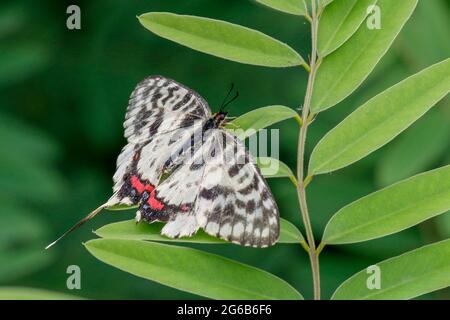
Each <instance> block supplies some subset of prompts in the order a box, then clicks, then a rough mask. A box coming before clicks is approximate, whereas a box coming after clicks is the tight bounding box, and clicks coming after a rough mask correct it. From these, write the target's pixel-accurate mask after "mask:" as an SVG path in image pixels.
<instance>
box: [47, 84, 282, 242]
mask: <svg viewBox="0 0 450 320" xmlns="http://www.w3.org/2000/svg"><path fill="white" fill-rule="evenodd" d="M230 92H231V90H230ZM230 92H229V94H230ZM227 96H228V95H227ZM236 97H237V96H235V98H236ZM222 105H223V104H222ZM226 116H227V112H225V111H223V110H222V108H221V110H220V111H219V112H217V113H215V114H212V112H211V110H210V108H209V106H208V103H207V102H206V101H205V100H204V99H203V98H202V97H201V96H200V95H199V94H198V93H196V92H194V91H193V90H191V89H189V88H187V87H185V86H184V85H182V84H180V83H178V82H176V81H174V80H171V79H168V78H165V77H162V76H151V77H148V78H146V79H144V80H143V81H141V82H140V83H139V84H138V85H137V86H136V88H135V89H134V91H133V92H132V94H131V96H130V99H129V104H128V109H127V112H126V116H125V122H124V128H125V134H124V135H125V138H126V139H127V144H126V145H125V147H124V148H123V149H122V151H121V153H120V155H119V156H118V158H117V168H116V172H115V174H114V177H113V181H114V186H113V195H112V196H111V198H110V199H109V200H108V201H107V202H106V203H105V204H103V205H102V206H100V207H99V208H97V209H96V210H94V211H93V212H92V213H90V214H89V215H88V216H86V217H85V218H84V219H83V220H81V221H80V222H79V223H77V224H76V225H75V226H73V227H72V228H71V229H69V230H68V231H67V232H66V233H65V234H63V235H62V236H61V237H60V238H58V239H57V240H56V241H55V242H53V243H51V244H50V245H49V246H48V247H47V248H49V247H51V246H52V245H53V244H55V243H56V242H57V241H59V240H60V239H61V238H62V237H64V236H65V235H66V234H68V233H70V232H71V231H73V230H75V229H76V228H77V227H79V226H80V225H82V224H83V223H85V222H86V221H88V220H90V219H91V218H93V217H94V216H95V215H97V214H98V213H99V212H100V211H101V210H102V209H105V208H114V207H118V206H137V208H138V211H137V212H136V222H141V221H145V222H147V223H152V222H155V221H160V222H165V225H164V227H163V228H162V230H161V233H162V234H163V235H165V236H167V237H169V238H177V237H189V236H192V235H194V234H195V233H196V232H197V231H198V230H199V229H200V228H202V229H204V231H205V232H206V233H208V234H210V235H212V236H215V237H219V238H221V239H224V240H227V241H231V242H234V243H237V244H240V245H244V246H252V247H267V246H270V245H273V244H274V243H275V242H276V241H277V239H278V236H279V230H280V222H279V211H278V207H277V204H276V202H275V200H274V198H273V195H272V193H271V192H270V189H269V187H268V186H267V183H266V181H265V179H264V178H263V176H262V175H261V172H260V170H259V168H258V167H257V165H256V162H255V160H254V158H253V156H252V155H251V154H250V153H249V152H248V151H247V149H246V147H245V144H244V143H243V142H242V141H240V140H239V139H238V138H237V137H236V136H234V135H233V134H232V133H231V132H230V131H229V130H227V129H225V128H224V125H225V122H226Z"/></svg>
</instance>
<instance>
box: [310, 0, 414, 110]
mask: <svg viewBox="0 0 450 320" xmlns="http://www.w3.org/2000/svg"><path fill="white" fill-rule="evenodd" d="M416 4H417V0H402V1H392V0H378V2H377V5H378V6H379V7H380V9H381V28H380V29H373V30H370V29H369V28H368V27H367V25H366V24H365V23H363V24H362V25H361V26H360V28H359V29H358V31H357V32H356V33H355V34H354V35H353V36H352V37H351V38H350V39H349V40H348V41H347V42H346V43H345V44H344V45H342V46H341V47H340V48H339V50H336V51H335V52H333V53H332V54H330V55H328V56H327V57H326V58H325V59H324V60H323V62H322V64H321V66H320V68H319V71H318V73H317V77H316V80H315V83H314V93H313V97H312V102H311V111H312V112H313V113H317V112H320V111H323V110H325V109H328V108H330V107H332V106H334V105H335V104H337V103H338V102H340V101H342V100H343V99H345V98H346V97H347V96H348V95H350V94H351V93H352V92H353V91H354V90H356V88H358V87H359V86H360V84H361V83H362V82H363V81H364V79H366V78H367V76H368V75H369V74H370V73H371V72H372V70H373V69H374V68H375V66H376V65H377V63H378V62H379V61H380V59H381V58H382V57H383V56H384V54H385V53H386V52H387V50H388V49H389V47H390V46H391V44H392V42H393V41H394V39H395V38H396V36H397V35H398V33H399V32H400V30H401V29H402V27H403V25H404V24H405V23H406V21H407V20H408V18H409V17H410V16H411V14H412V12H413V11H414V8H415V6H416ZM369 17H370V15H369Z"/></svg>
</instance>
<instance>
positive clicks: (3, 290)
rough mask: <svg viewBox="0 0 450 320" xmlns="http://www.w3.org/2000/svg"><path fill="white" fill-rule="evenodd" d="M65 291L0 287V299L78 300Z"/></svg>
mask: <svg viewBox="0 0 450 320" xmlns="http://www.w3.org/2000/svg"><path fill="white" fill-rule="evenodd" d="M79 299H82V298H80V297H76V296H72V295H69V294H66V293H60V292H54V291H48V290H43V289H36V288H27V287H0V300H79Z"/></svg>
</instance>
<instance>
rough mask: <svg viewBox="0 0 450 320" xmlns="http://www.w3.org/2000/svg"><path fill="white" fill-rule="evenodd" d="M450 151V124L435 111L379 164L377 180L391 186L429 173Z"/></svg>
mask: <svg viewBox="0 0 450 320" xmlns="http://www.w3.org/2000/svg"><path fill="white" fill-rule="evenodd" d="M449 147H450V126H449V120H448V119H447V118H446V115H445V113H443V112H441V111H440V110H439V109H438V108H434V109H433V110H431V111H430V112H429V113H428V114H426V115H425V116H424V117H423V119H421V120H420V121H417V122H416V123H415V124H414V125H412V126H411V127H410V128H409V129H408V130H407V131H405V132H404V133H402V134H401V135H400V136H399V137H398V138H397V140H396V141H394V143H393V144H392V145H389V146H388V148H387V149H386V151H385V152H384V153H383V156H382V158H381V159H380V161H379V162H378V164H377V167H376V180H377V182H378V184H379V185H381V186H387V185H389V184H392V183H394V182H397V181H400V180H402V179H406V178H408V177H410V176H412V175H414V174H417V173H419V172H422V171H424V170H427V169H429V168H430V167H431V166H432V165H433V164H435V163H438V161H439V159H440V157H441V156H442V155H443V154H444V153H445V151H446V150H448V149H449ZM418 150H420V152H418Z"/></svg>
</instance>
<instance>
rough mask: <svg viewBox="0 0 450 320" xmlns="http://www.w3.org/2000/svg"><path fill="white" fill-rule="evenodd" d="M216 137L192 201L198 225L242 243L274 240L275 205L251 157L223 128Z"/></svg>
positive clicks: (261, 244)
mask: <svg viewBox="0 0 450 320" xmlns="http://www.w3.org/2000/svg"><path fill="white" fill-rule="evenodd" d="M216 140H217V141H220V146H221V147H222V148H219V151H220V153H219V156H218V157H216V158H215V159H214V160H213V161H210V162H209V163H207V165H206V167H205V172H204V178H203V180H202V183H201V186H200V190H199V194H198V198H197V203H196V209H195V210H196V215H197V221H198V223H199V225H200V227H202V228H203V229H205V231H206V232H207V233H209V234H211V235H213V236H218V237H220V238H222V239H224V240H227V241H232V242H235V243H238V244H241V245H245V246H252V247H266V246H269V245H272V244H274V243H275V242H276V240H277V239H278V236H279V228H280V226H279V213H278V207H277V205H276V203H275V201H274V199H273V196H272V194H271V192H270V189H269V188H268V186H267V183H266V181H265V180H264V178H263V177H262V175H261V173H260V171H259V168H258V167H257V165H256V163H255V160H254V159H253V157H252V155H251V154H249V152H248V151H247V149H246V148H245V145H244V144H243V143H242V142H241V141H240V140H239V139H238V138H236V137H235V136H233V135H232V134H230V133H228V132H226V131H225V130H221V129H219V130H217V132H216ZM224 141H225V142H224Z"/></svg>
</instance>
